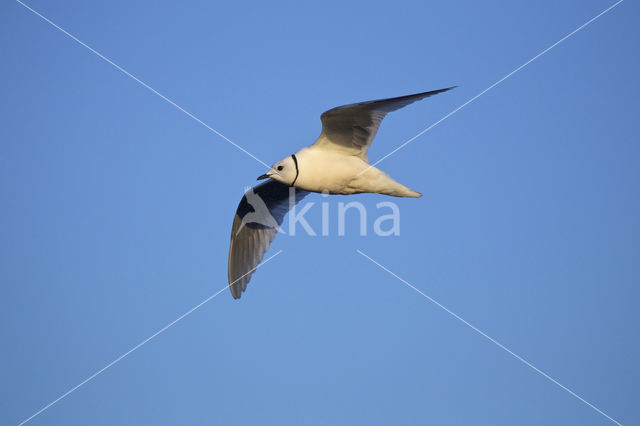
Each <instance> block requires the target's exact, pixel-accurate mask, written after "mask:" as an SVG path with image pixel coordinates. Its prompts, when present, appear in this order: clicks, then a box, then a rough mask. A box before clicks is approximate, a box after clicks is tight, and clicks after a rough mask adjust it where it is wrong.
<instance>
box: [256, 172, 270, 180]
mask: <svg viewBox="0 0 640 426" xmlns="http://www.w3.org/2000/svg"><path fill="white" fill-rule="evenodd" d="M270 177H271V175H270V174H269V173H265V174H263V175H260V176H258V180H263V179H267V178H270Z"/></svg>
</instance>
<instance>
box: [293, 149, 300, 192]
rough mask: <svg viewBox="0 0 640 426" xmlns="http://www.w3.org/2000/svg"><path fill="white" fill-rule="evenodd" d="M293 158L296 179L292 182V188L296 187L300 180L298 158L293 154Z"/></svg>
mask: <svg viewBox="0 0 640 426" xmlns="http://www.w3.org/2000/svg"><path fill="white" fill-rule="evenodd" d="M291 158H293V164H295V165H296V177H295V178H294V179H293V182H291V186H293V185H295V183H296V180H298V174H299V173H300V171H299V170H298V159H297V158H296V155H295V154H291Z"/></svg>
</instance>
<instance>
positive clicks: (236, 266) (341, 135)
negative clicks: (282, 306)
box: [229, 87, 452, 299]
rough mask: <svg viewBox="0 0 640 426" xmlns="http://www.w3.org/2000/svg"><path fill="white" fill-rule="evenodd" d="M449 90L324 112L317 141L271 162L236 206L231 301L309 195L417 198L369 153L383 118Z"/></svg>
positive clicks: (233, 231) (230, 251) (231, 260)
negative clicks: (289, 216) (292, 212)
mask: <svg viewBox="0 0 640 426" xmlns="http://www.w3.org/2000/svg"><path fill="white" fill-rule="evenodd" d="M450 89H452V87H449V88H447V89H440V90H433V91H431V92H423V93H417V94H415V95H408V96H400V97H397V98H389V99H381V100H377V101H368V102H360V103H356V104H350V105H344V106H340V107H337V108H333V109H330V110H328V111H325V112H324V113H323V114H322V116H321V120H322V133H321V134H320V137H318V139H317V140H316V142H315V143H314V144H313V145H311V146H308V147H305V148H302V149H301V150H299V151H297V152H296V153H295V154H292V155H290V156H288V157H286V158H284V159H282V160H280V161H278V162H277V163H275V164H274V165H273V166H272V167H271V170H269V172H267V173H265V174H264V175H262V176H260V177H259V178H258V179H268V181H267V182H265V183H262V184H260V185H258V186H256V187H254V188H251V189H250V190H249V191H247V192H246V193H245V195H244V197H242V200H241V201H240V204H239V205H238V209H237V210H236V215H235V217H234V220H233V226H232V228H231V243H230V246H229V288H230V289H231V294H232V295H233V297H234V298H235V299H239V298H240V296H241V295H242V292H244V291H245V290H246V288H247V284H248V283H249V280H250V279H251V274H253V272H254V271H255V269H256V267H257V266H258V264H259V263H260V261H261V260H262V257H263V256H264V253H265V252H266V251H267V250H268V249H269V245H270V244H271V242H272V241H273V239H274V238H275V236H276V233H277V231H278V228H279V226H280V225H281V224H282V221H283V220H284V216H285V215H286V214H287V212H288V211H289V209H290V208H291V207H292V206H293V205H295V204H296V203H297V202H299V201H300V200H302V198H304V197H305V196H306V195H307V194H308V193H309V192H322V193H329V194H343V195H350V194H359V193H364V192H367V193H375V194H385V195H392V196H394V197H414V198H417V197H420V196H421V194H420V193H419V192H416V191H414V190H412V189H409V188H407V187H406V186H404V185H402V184H400V183H398V182H396V181H395V180H393V179H392V178H391V177H390V176H389V175H388V174H386V173H385V172H383V171H381V170H379V169H377V168H375V167H374V166H372V165H370V164H369V158H368V157H367V150H368V149H369V146H371V142H372V141H373V139H374V138H375V136H376V133H377V131H378V127H379V126H380V123H381V122H382V120H383V119H384V117H385V116H386V115H387V113H389V112H391V111H395V110H397V109H400V108H402V107H404V106H407V105H409V104H411V103H413V102H415V101H418V100H420V99H424V98H427V97H429V96H433V95H435V94H438V93H442V92H445V91H447V90H450Z"/></svg>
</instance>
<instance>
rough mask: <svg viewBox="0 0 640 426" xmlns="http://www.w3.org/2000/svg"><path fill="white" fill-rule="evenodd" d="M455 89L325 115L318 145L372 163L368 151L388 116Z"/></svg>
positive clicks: (359, 105)
mask: <svg viewBox="0 0 640 426" xmlns="http://www.w3.org/2000/svg"><path fill="white" fill-rule="evenodd" d="M454 87H455V86H454ZM454 87H448V88H446V89H440V90H433V91H431V92H424V93H416V94H415V95H407V96H400V97H397V98H389V99H379V100H377V101H367V102H360V103H357V104H349V105H343V106H339V107H336V108H333V109H330V110H329V111H325V112H324V113H322V115H321V116H320V119H321V120H322V133H321V134H320V137H319V138H318V140H317V141H316V143H315V144H314V145H319V146H325V147H328V148H331V149H335V150H339V151H343V152H345V153H346V154H348V155H355V156H358V157H360V158H362V159H363V160H364V161H367V162H368V161H369V159H368V158H367V150H368V149H369V146H370V145H371V142H372V141H373V138H375V137H376V133H377V132H378V127H379V126H380V123H381V122H382V120H383V119H384V117H385V116H386V115H387V113H389V112H391V111H395V110H397V109H400V108H402V107H405V106H407V105H409V104H411V103H413V102H415V101H419V100H420V99H424V98H428V97H429V96H433V95H437V94H438V93H442V92H446V91H447V90H451V89H453V88H454Z"/></svg>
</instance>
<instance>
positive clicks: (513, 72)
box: [358, 0, 624, 175]
mask: <svg viewBox="0 0 640 426" xmlns="http://www.w3.org/2000/svg"><path fill="white" fill-rule="evenodd" d="M623 1H624V0H618V1H617V2H616V3H614V4H612V5H611V6H609V7H608V8H606V9H605V10H603V11H602V12H600V13H598V14H597V15H596V16H594V17H593V18H591V19H589V20H588V21H587V22H585V23H584V24H582V25H580V26H579V27H578V28H576V29H575V30H573V31H571V32H570V33H569V34H567V35H566V36H564V37H562V38H561V39H560V40H558V41H556V42H555V43H553V44H552V45H551V46H549V47H547V48H546V49H544V50H543V51H542V52H540V53H538V54H537V55H536V56H534V57H533V58H531V59H529V60H528V61H527V62H525V63H524V64H522V65H520V66H519V67H518V68H516V69H514V70H513V71H511V72H510V73H509V74H507V75H505V76H504V77H502V78H501V79H500V80H498V81H496V82H495V83H493V84H492V85H491V86H489V87H487V88H486V89H484V90H483V91H482V92H480V93H478V94H477V95H475V96H474V97H473V98H471V99H469V100H468V101H466V102H465V103H463V104H462V105H460V106H459V107H457V108H456V109H454V110H453V111H451V112H450V113H449V114H447V115H445V116H444V117H442V118H441V119H440V120H438V121H436V122H435V123H433V124H432V125H430V126H429V127H427V128H426V129H424V130H422V131H421V132H420V133H418V134H417V135H415V136H414V137H412V138H411V139H409V140H407V141H406V142H404V143H403V144H402V145H400V146H398V147H397V148H396V149H394V150H393V151H391V152H390V153H388V154H387V155H385V156H384V157H382V158H381V159H379V160H378V161H376V162H375V163H373V164H371V165H370V166H369V167H367V168H366V169H365V170H363V171H361V172H360V173H358V175H361V174H362V173H364V172H365V171H367V170H368V169H369V168H371V167H374V166H376V165H377V164H379V163H380V162H382V161H384V160H385V159H387V158H388V157H390V156H392V155H393V154H395V153H396V152H398V151H400V150H401V149H402V148H404V147H405V146H407V145H409V144H410V143H411V142H413V141H414V140H416V139H418V138H419V137H420V136H422V135H424V134H425V133H427V132H428V131H429V130H431V129H433V128H434V127H436V126H437V125H438V124H440V123H442V122H443V121H444V120H446V119H447V118H449V117H451V116H452V115H453V114H455V113H456V112H458V111H460V110H461V109H462V108H464V107H466V106H467V105H469V104H470V103H471V102H473V101H475V100H476V99H478V98H479V97H480V96H482V95H484V94H485V93H487V92H488V91H489V90H491V89H493V88H494V87H496V86H497V85H498V84H500V83H502V82H503V81H505V80H506V79H508V78H509V77H511V76H512V75H514V74H515V73H517V72H518V71H520V70H521V69H523V68H524V67H526V66H527V65H529V64H530V63H531V62H533V61H535V60H536V59H538V58H539V57H541V56H542V55H544V54H545V53H547V52H548V51H550V50H551V49H553V48H554V47H556V46H557V45H559V44H560V43H562V42H563V41H565V40H566V39H568V38H569V37H571V36H573V35H574V34H575V33H577V32H578V31H580V30H582V29H583V28H585V27H586V26H587V25H589V24H591V23H592V22H593V21H595V20H596V19H598V18H600V17H601V16H602V15H604V14H605V13H607V12H609V11H610V10H611V9H613V8H614V7H616V6H618V5H619V4H620V3H622V2H623Z"/></svg>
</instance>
